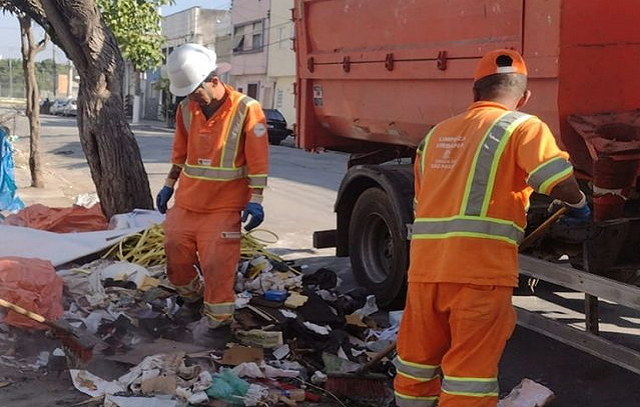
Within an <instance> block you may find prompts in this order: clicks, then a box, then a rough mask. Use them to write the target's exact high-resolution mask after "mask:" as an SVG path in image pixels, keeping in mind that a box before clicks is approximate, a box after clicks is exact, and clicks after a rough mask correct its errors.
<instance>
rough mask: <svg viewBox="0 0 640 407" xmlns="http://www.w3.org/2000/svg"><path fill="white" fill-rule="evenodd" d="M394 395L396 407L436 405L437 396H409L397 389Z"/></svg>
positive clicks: (430, 406) (427, 406)
mask: <svg viewBox="0 0 640 407" xmlns="http://www.w3.org/2000/svg"><path fill="white" fill-rule="evenodd" d="M395 396H396V405H397V406H398V407H435V406H437V405H438V396H427V397H419V396H409V395H406V394H402V393H400V392H398V391H396V392H395Z"/></svg>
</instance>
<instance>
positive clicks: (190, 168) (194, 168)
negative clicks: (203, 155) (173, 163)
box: [182, 164, 247, 181]
mask: <svg viewBox="0 0 640 407" xmlns="http://www.w3.org/2000/svg"><path fill="white" fill-rule="evenodd" d="M182 173H183V174H185V175H186V176H187V177H189V178H198V179H203V180H208V181H233V180H236V179H240V178H245V177H246V176H247V168H246V167H240V168H220V167H210V166H207V165H191V164H185V165H184V167H183V168H182Z"/></svg>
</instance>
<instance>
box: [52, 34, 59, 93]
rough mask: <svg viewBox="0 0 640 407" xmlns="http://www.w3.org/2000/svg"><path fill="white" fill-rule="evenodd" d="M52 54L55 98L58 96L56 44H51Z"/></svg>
mask: <svg viewBox="0 0 640 407" xmlns="http://www.w3.org/2000/svg"><path fill="white" fill-rule="evenodd" d="M51 54H52V56H53V98H54V99H56V97H57V96H58V72H57V71H58V69H57V68H56V46H55V45H53V44H51Z"/></svg>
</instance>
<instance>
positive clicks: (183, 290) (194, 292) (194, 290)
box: [173, 276, 203, 300]
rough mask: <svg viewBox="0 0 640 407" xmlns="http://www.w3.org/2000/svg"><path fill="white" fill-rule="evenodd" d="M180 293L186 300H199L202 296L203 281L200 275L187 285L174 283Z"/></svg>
mask: <svg viewBox="0 0 640 407" xmlns="http://www.w3.org/2000/svg"><path fill="white" fill-rule="evenodd" d="M173 287H174V288H175V289H176V292H177V293H178V295H179V296H180V297H182V298H184V299H186V300H198V299H200V298H202V290H203V288H202V283H201V282H200V277H198V276H196V277H195V278H194V279H193V280H191V282H190V283H189V284H187V285H175V284H174V285H173Z"/></svg>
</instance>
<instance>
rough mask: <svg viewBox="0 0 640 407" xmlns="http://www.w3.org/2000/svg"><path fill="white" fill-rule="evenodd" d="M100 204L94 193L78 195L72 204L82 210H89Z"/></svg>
mask: <svg viewBox="0 0 640 407" xmlns="http://www.w3.org/2000/svg"><path fill="white" fill-rule="evenodd" d="M99 202H100V198H98V194H97V193H95V192H91V193H86V194H80V195H78V196H76V199H75V201H74V202H73V204H74V205H76V206H82V207H84V208H91V207H92V206H94V205H96V204H97V203H99Z"/></svg>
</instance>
